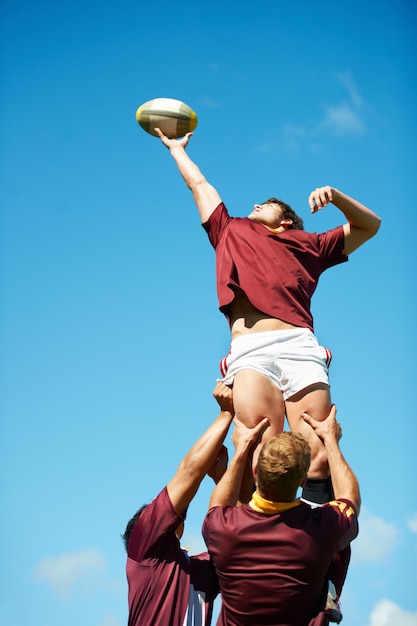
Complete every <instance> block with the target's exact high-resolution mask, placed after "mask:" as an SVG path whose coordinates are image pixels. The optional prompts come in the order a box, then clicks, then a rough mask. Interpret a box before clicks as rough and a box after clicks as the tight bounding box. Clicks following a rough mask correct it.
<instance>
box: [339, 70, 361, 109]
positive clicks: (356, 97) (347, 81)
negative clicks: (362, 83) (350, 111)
mask: <svg viewBox="0 0 417 626" xmlns="http://www.w3.org/2000/svg"><path fill="white" fill-rule="evenodd" d="M336 77H337V79H338V81H339V82H340V83H341V85H343V87H344V88H345V89H346V91H347V92H348V95H349V100H350V101H351V102H352V104H353V105H354V106H355V107H356V108H358V109H360V108H362V107H363V106H364V104H365V101H364V99H363V98H362V96H361V95H360V93H359V90H358V88H357V86H356V84H355V81H354V80H353V78H352V74H351V73H350V72H339V73H338V74H336Z"/></svg>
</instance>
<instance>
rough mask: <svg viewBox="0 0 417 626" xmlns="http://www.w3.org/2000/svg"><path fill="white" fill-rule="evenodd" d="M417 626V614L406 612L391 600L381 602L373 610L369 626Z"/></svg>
mask: <svg viewBox="0 0 417 626" xmlns="http://www.w3.org/2000/svg"><path fill="white" fill-rule="evenodd" d="M395 625H398V626H400V625H401V626H417V612H415V613H411V612H409V611H405V610H404V609H402V608H401V607H400V606H398V605H397V604H394V602H391V600H386V599H383V600H380V601H379V602H378V604H376V606H375V607H374V609H373V610H372V613H371V615H370V618H369V623H368V626H395Z"/></svg>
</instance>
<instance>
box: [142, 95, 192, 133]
mask: <svg viewBox="0 0 417 626" xmlns="http://www.w3.org/2000/svg"><path fill="white" fill-rule="evenodd" d="M136 121H137V122H138V124H139V125H140V126H141V127H142V128H143V130H146V132H147V133H149V134H150V135H154V136H155V137H158V135H157V133H156V132H155V127H157V128H160V129H161V131H162V132H163V134H164V135H166V136H167V137H169V138H170V139H174V138H175V139H176V138H177V137H183V136H184V135H185V134H186V133H189V132H191V131H193V130H194V128H195V127H196V126H197V123H198V119H197V115H196V114H195V112H194V111H193V110H192V108H191V107H189V106H188V104H185V102H181V100H175V99H174V98H154V99H153V100H149V101H148V102H145V103H144V104H142V105H141V106H140V107H139V108H138V110H137V111H136Z"/></svg>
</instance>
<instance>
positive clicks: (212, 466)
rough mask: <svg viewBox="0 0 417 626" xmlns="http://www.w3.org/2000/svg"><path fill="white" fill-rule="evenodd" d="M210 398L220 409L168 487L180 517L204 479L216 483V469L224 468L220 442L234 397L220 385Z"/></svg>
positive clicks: (226, 425)
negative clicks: (211, 478) (206, 476)
mask: <svg viewBox="0 0 417 626" xmlns="http://www.w3.org/2000/svg"><path fill="white" fill-rule="evenodd" d="M213 395H214V397H215V398H216V400H217V402H218V403H219V405H220V413H219V415H218V417H217V419H216V420H215V421H214V422H213V423H212V424H211V426H209V428H208V429H207V430H206V432H205V433H204V434H203V435H202V436H201V437H200V438H199V439H198V441H196V443H195V444H194V445H193V446H192V448H191V449H190V450H189V452H188V453H187V454H186V455H185V457H184V458H183V460H182V461H181V463H180V465H179V467H178V469H177V471H176V473H175V476H174V477H173V478H172V480H171V481H170V482H169V483H168V485H167V489H168V494H169V497H170V499H171V502H172V504H173V506H174V509H175V510H176V511H177V513H178V514H179V515H182V514H183V513H184V512H185V511H186V509H187V507H188V505H189V504H190V502H191V500H192V499H193V497H194V496H195V494H196V493H197V490H198V488H199V486H200V483H201V481H202V480H203V478H204V476H205V475H206V474H207V473H210V475H211V476H213V478H214V479H215V478H216V475H218V473H219V472H218V468H217V467H216V465H218V464H220V465H222V466H224V458H225V457H224V447H223V441H224V439H225V437H226V434H227V432H228V430H229V427H230V424H231V423H232V419H233V414H234V409H233V400H232V398H233V395H232V390H231V389H230V388H229V387H227V386H226V385H225V384H224V383H222V382H218V383H217V384H216V387H215V388H214V391H213ZM226 461H227V459H226Z"/></svg>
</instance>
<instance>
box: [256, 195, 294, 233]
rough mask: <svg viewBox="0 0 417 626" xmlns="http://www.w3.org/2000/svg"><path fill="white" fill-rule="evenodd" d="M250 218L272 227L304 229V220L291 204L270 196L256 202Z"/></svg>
mask: <svg viewBox="0 0 417 626" xmlns="http://www.w3.org/2000/svg"><path fill="white" fill-rule="evenodd" d="M249 219H251V220H252V221H254V222H258V223H259V224H263V225H264V226H267V227H268V228H271V229H277V228H279V229H280V230H290V229H292V230H303V229H304V226H303V220H302V219H301V218H300V217H299V216H298V215H297V213H296V212H295V211H294V210H293V209H292V208H291V207H290V205H289V204H287V203H286V202H283V201H282V200H279V199H278V198H269V199H268V200H265V202H262V204H255V206H254V209H253V211H252V213H251V214H250V215H249Z"/></svg>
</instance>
